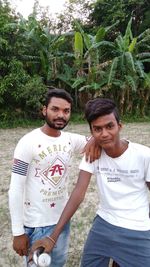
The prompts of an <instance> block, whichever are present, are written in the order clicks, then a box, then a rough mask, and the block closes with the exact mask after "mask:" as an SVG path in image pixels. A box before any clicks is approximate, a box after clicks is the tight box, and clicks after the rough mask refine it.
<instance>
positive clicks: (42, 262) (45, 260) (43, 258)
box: [33, 247, 51, 267]
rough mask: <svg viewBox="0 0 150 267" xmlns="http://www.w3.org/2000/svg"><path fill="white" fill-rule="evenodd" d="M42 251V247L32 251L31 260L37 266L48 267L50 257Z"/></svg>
mask: <svg viewBox="0 0 150 267" xmlns="http://www.w3.org/2000/svg"><path fill="white" fill-rule="evenodd" d="M43 251H44V248H42V247H40V248H39V249H37V250H36V251H34V253H33V261H34V263H35V264H36V266H38V267H48V266H49V265H50V263H51V257H50V256H49V254H47V253H44V252H43Z"/></svg>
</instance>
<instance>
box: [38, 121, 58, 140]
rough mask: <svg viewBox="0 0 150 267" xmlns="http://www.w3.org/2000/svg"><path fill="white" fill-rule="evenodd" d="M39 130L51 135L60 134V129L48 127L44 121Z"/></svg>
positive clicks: (56, 135)
mask: <svg viewBox="0 0 150 267" xmlns="http://www.w3.org/2000/svg"><path fill="white" fill-rule="evenodd" d="M41 131H42V132H43V133H44V134H46V135H48V136H51V137H58V136H60V135H61V131H60V130H57V129H54V128H51V127H49V126H48V125H47V124H46V123H45V124H44V125H43V126H42V127H41Z"/></svg>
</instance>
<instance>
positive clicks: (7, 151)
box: [0, 123, 150, 267]
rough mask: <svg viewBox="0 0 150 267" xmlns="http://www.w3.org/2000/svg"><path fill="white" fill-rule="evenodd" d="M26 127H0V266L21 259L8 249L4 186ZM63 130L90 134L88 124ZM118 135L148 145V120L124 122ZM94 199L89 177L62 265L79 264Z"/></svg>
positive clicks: (73, 170) (74, 169)
mask: <svg viewBox="0 0 150 267" xmlns="http://www.w3.org/2000/svg"><path fill="white" fill-rule="evenodd" d="M30 130H32V129H31V128H28V129H22V128H16V129H7V130H3V129H0V159H1V163H0V166H1V167H0V267H10V266H11V267H16V266H18V267H22V266H23V263H22V259H21V258H20V257H19V256H18V255H16V254H15V252H14V251H13V249H12V236H11V227H10V216H9V209H8V189H9V182H10V174H11V165H12V158H13V151H14V148H15V145H16V143H17V142H18V140H19V139H20V138H21V137H22V136H23V135H24V134H25V133H27V132H29V131H30ZM66 130H69V131H72V132H77V133H80V134H85V135H90V133H89V127H88V125H70V126H68V127H67V129H66ZM122 136H123V137H125V138H127V139H129V140H131V141H134V142H138V143H141V144H144V145H147V146H149V147H150V123H132V124H126V125H125V126H124V128H123V130H122ZM80 159H81V157H80V156H77V157H75V158H74V159H73V161H72V162H73V164H72V165H71V169H70V184H69V191H71V190H72V188H73V186H74V184H75V182H76V179H77V173H78V164H79V162H80ZM97 201H98V198H97V191H96V187H95V179H92V181H91V184H90V186H89V189H88V192H87V194H86V198H85V200H84V202H83V204H82V205H81V207H80V208H79V210H78V211H77V212H76V214H75V215H74V216H73V218H72V223H71V240H70V249H69V259H68V263H67V266H66V267H78V266H79V262H80V256H81V252H82V248H83V244H84V241H85V239H86V236H87V233H88V231H89V228H90V225H91V223H92V220H93V218H94V215H95V211H96V205H97Z"/></svg>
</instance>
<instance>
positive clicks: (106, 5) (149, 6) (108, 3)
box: [90, 0, 150, 35]
mask: <svg viewBox="0 0 150 267" xmlns="http://www.w3.org/2000/svg"><path fill="white" fill-rule="evenodd" d="M131 17H132V18H133V22H132V27H133V33H134V35H137V34H140V33H141V32H142V31H144V30H146V29H147V28H148V27H149V26H150V2H149V1H148V0H140V1H136V0H127V1H123V0H115V1H114V0H97V1H96V2H95V4H94V10H93V11H92V12H91V14H90V21H91V22H92V24H93V26H99V25H102V26H108V25H111V23H114V22H116V21H117V20H118V21H119V25H118V30H119V31H120V32H122V33H123V32H124V31H125V28H126V25H127V23H128V21H129V19H130V18H131Z"/></svg>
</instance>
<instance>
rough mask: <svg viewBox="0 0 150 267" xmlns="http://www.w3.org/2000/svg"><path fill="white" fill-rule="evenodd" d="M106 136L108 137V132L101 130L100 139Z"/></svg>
mask: <svg viewBox="0 0 150 267" xmlns="http://www.w3.org/2000/svg"><path fill="white" fill-rule="evenodd" d="M107 135H108V131H107V129H105V128H103V129H102V132H101V136H102V137H105V136H107Z"/></svg>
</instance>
